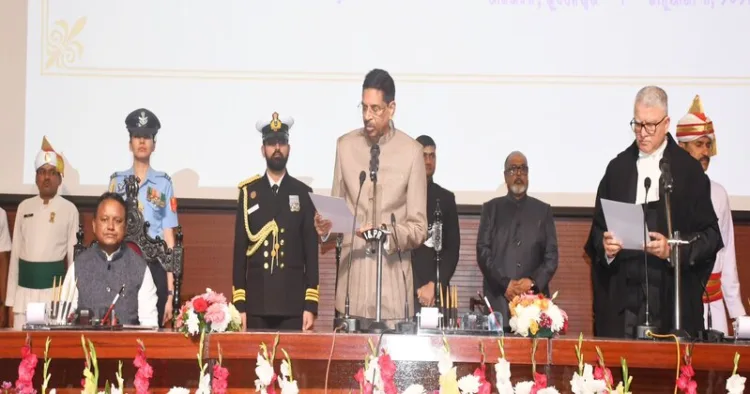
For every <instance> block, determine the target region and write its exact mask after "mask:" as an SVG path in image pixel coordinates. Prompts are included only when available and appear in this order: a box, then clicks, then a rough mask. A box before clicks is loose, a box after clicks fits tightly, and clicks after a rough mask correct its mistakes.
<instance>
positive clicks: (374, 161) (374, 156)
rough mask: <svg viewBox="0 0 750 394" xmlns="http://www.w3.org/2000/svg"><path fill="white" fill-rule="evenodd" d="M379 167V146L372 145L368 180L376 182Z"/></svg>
mask: <svg viewBox="0 0 750 394" xmlns="http://www.w3.org/2000/svg"><path fill="white" fill-rule="evenodd" d="M379 167H380V145H378V144H373V145H372V147H371V148H370V180H371V181H373V182H375V183H377V182H378V168H379Z"/></svg>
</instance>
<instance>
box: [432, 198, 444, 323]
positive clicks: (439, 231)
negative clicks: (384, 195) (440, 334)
mask: <svg viewBox="0 0 750 394" xmlns="http://www.w3.org/2000/svg"><path fill="white" fill-rule="evenodd" d="M432 243H433V247H434V248H435V265H436V270H435V278H436V281H435V284H436V285H437V287H435V300H436V304H437V300H438V299H439V297H440V290H442V288H443V282H441V281H440V252H441V251H442V250H443V213H442V211H441V210H440V199H439V198H438V199H436V206H435V221H434V222H433V224H432ZM438 322H439V323H438V328H443V319H439V320H438Z"/></svg>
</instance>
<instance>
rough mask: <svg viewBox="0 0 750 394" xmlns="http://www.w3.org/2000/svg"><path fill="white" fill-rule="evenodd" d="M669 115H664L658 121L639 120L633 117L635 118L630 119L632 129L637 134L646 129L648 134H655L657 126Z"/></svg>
mask: <svg viewBox="0 0 750 394" xmlns="http://www.w3.org/2000/svg"><path fill="white" fill-rule="evenodd" d="M667 116H668V115H664V117H663V118H661V120H660V121H658V122H656V123H643V122H638V121H636V120H635V118H633V120H631V121H630V129H631V130H633V132H634V133H636V134H638V133H640V132H642V131H643V130H646V135H654V133H656V128H657V127H658V126H659V125H660V124H662V123H663V122H664V121H665V120H666V119H667Z"/></svg>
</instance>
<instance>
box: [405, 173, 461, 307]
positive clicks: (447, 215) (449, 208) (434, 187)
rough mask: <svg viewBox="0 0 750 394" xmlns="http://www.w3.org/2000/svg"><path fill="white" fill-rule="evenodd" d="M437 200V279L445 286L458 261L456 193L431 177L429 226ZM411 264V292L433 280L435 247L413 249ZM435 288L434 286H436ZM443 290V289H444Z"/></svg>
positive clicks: (428, 200) (434, 280) (432, 219)
mask: <svg viewBox="0 0 750 394" xmlns="http://www.w3.org/2000/svg"><path fill="white" fill-rule="evenodd" d="M438 200H440V212H441V214H442V220H443V243H442V246H443V249H442V250H441V251H440V283H441V284H442V285H443V288H445V287H446V286H448V284H449V283H450V280H451V278H452V277H453V273H454V272H456V265H458V252H459V249H460V248H461V231H460V228H459V226H458V209H456V197H455V195H454V194H453V193H452V192H450V191H448V190H446V189H444V188H442V187H441V186H440V185H438V184H437V183H435V182H433V181H432V179H430V180H429V181H428V182H427V221H428V224H429V228H430V229H432V225H433V224H434V222H435V208H436V207H437V204H438ZM411 256H412V258H411V266H412V272H413V273H414V294H415V296H416V292H417V290H418V289H419V288H420V287H422V286H424V285H426V284H427V283H428V282H433V283H435V282H436V280H437V279H436V276H437V264H436V261H435V249H434V248H433V247H429V246H425V245H424V244H422V245H421V246H420V247H419V248H417V249H414V250H413V251H412V255H411ZM435 289H436V291H437V286H435ZM443 291H445V290H443ZM414 305H415V306H416V307H415V308H414V309H415V312H419V309H420V304H419V300H417V302H415V303H414Z"/></svg>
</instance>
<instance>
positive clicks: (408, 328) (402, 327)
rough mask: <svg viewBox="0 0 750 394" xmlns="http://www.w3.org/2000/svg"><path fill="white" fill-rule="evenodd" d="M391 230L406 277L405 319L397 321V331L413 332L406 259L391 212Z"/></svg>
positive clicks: (402, 271)
mask: <svg viewBox="0 0 750 394" xmlns="http://www.w3.org/2000/svg"><path fill="white" fill-rule="evenodd" d="M391 232H392V233H393V239H394V240H395V241H396V251H397V252H398V262H399V264H400V265H401V274H402V276H403V278H404V320H403V321H400V322H398V323H396V332H398V333H401V334H413V333H414V332H415V331H416V329H417V327H416V325H415V324H414V322H413V321H412V320H411V319H409V286H407V283H406V272H405V271H404V260H403V259H402V257H401V245H400V244H399V242H398V234H396V217H395V216H394V215H393V214H392V213H391Z"/></svg>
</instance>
